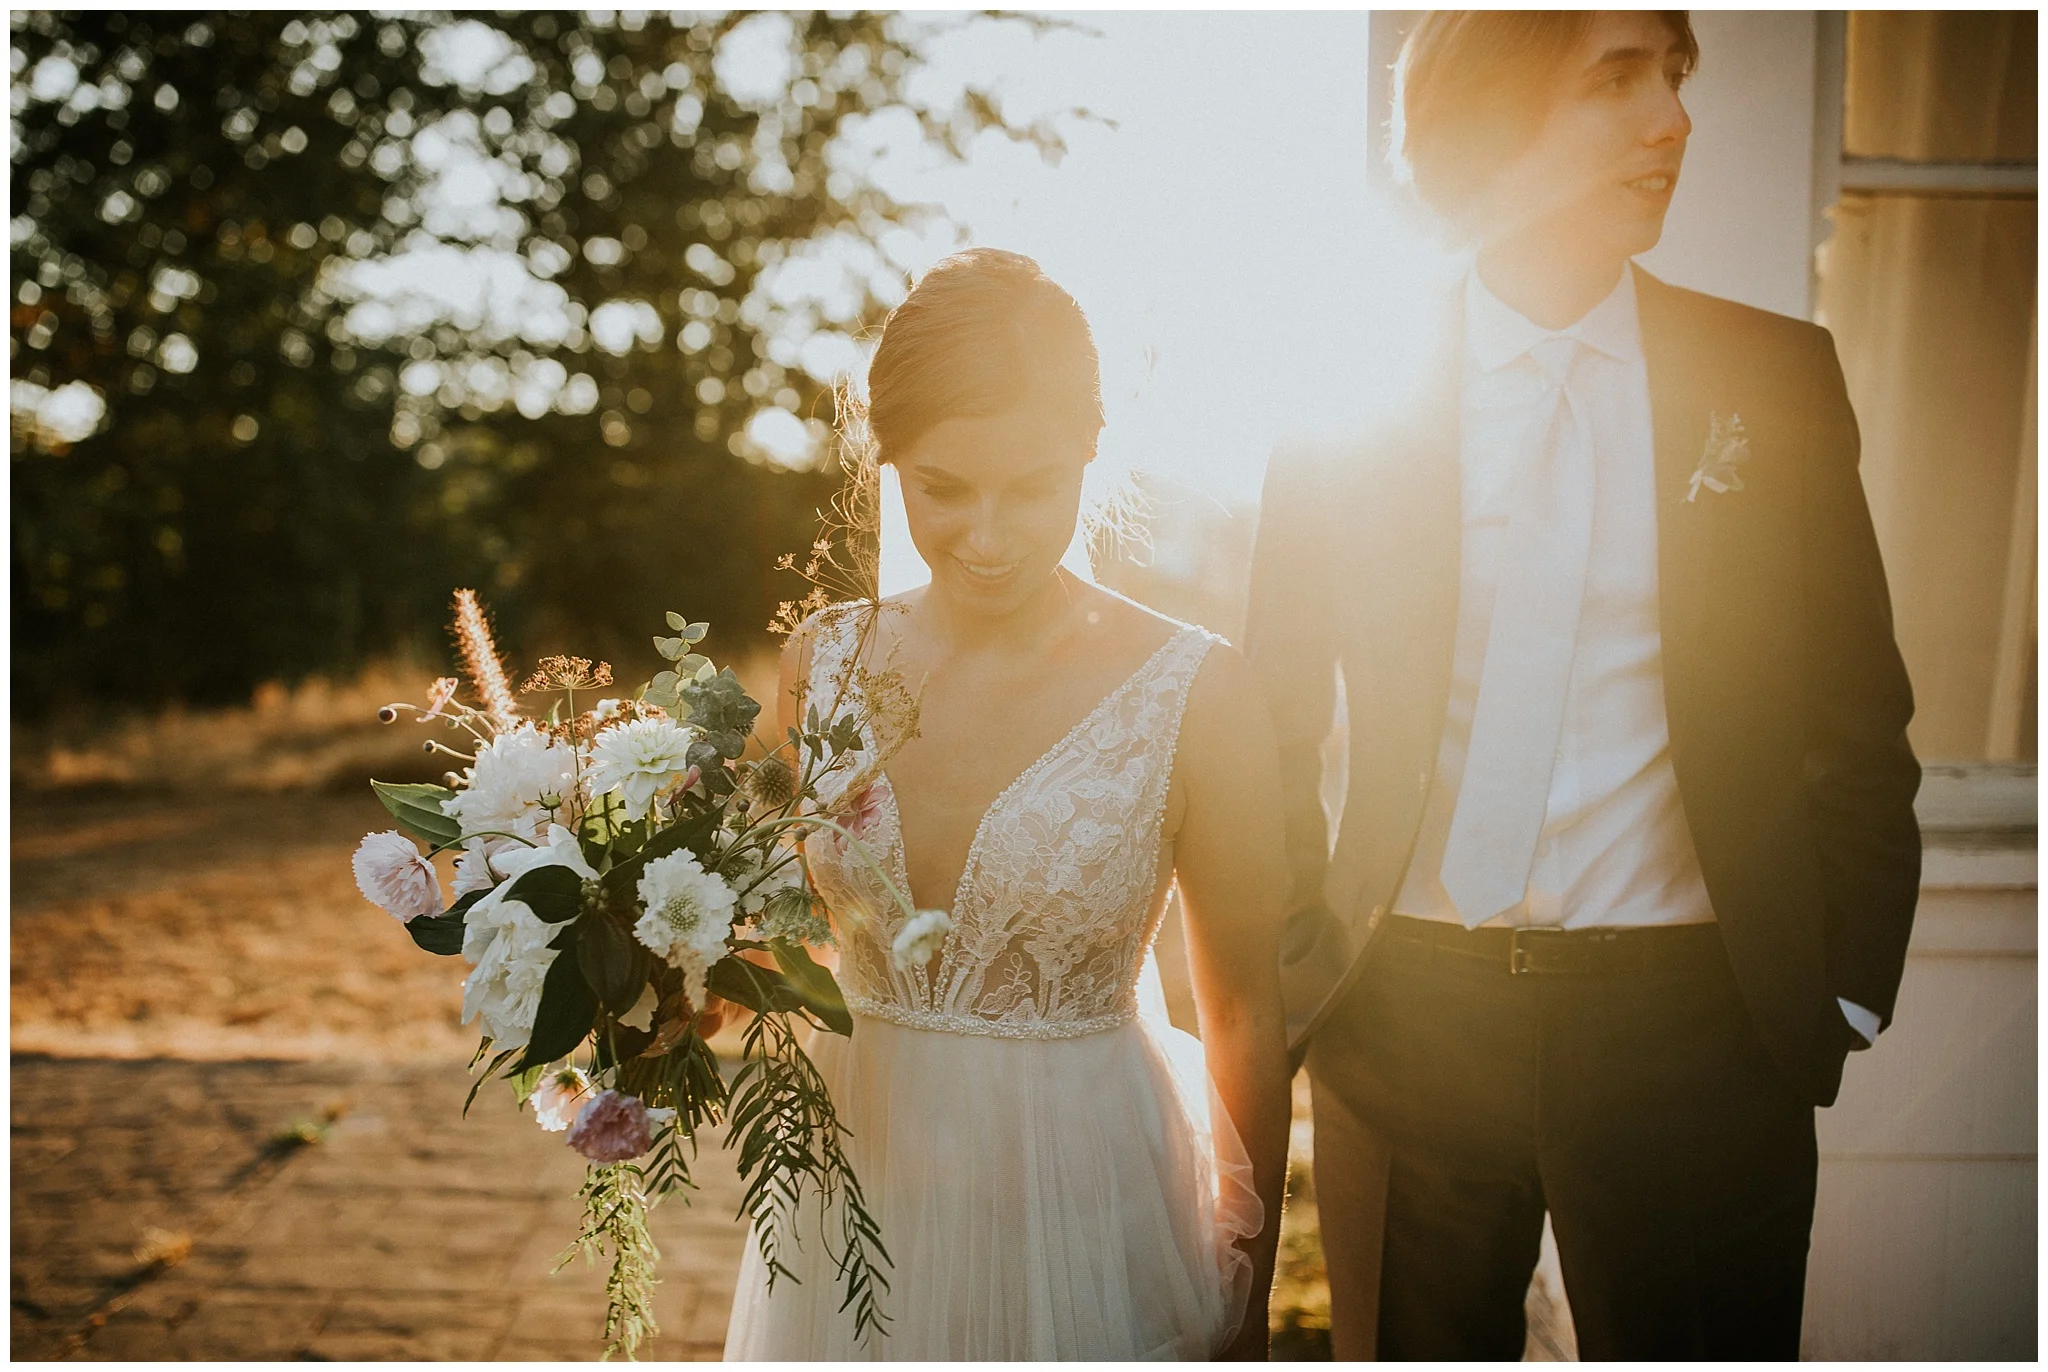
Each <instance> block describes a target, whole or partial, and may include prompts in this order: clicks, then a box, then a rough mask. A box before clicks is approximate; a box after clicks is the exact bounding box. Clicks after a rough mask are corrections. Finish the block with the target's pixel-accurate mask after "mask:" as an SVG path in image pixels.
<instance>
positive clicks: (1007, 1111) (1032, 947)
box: [725, 611, 1263, 1361]
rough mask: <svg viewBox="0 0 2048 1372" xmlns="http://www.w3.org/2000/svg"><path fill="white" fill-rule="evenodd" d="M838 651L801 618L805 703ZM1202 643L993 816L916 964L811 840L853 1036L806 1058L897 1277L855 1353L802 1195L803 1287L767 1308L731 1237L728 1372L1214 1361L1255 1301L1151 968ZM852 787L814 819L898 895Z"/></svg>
mask: <svg viewBox="0 0 2048 1372" xmlns="http://www.w3.org/2000/svg"><path fill="white" fill-rule="evenodd" d="M852 630H853V617H852V615H851V614H848V613H840V614H837V615H835V614H834V613H833V612H831V611H828V612H826V613H825V614H824V615H823V616H821V617H820V623H819V629H818V632H817V636H816V639H815V647H814V649H813V653H812V666H811V676H810V682H809V686H810V690H811V693H812V697H813V698H815V699H829V698H830V695H831V690H832V686H833V683H835V682H838V681H841V680H843V679H844V677H845V675H846V674H845V673H844V670H843V669H844V667H845V663H846V655H847V653H848V652H850V651H851V650H852V646H853V642H854V638H853V632H852ZM1214 641H1215V640H1214V639H1213V638H1212V637H1211V636H1210V635H1209V634H1207V633H1206V632H1204V631H1203V630H1201V629H1198V628H1193V627H1183V628H1181V629H1178V630H1177V631H1176V632H1175V633H1174V634H1173V635H1172V636H1171V637H1170V638H1169V639H1168V640H1167V641H1166V642H1165V643H1164V644H1162V645H1161V646H1160V647H1159V649H1158V650H1157V651H1156V652H1154V653H1153V654H1152V655H1151V656H1150V657H1149V658H1148V659H1147V660H1146V661H1145V663H1144V664H1143V665H1142V666H1140V667H1139V668H1138V669H1137V670H1136V671H1135V672H1133V673H1132V674H1131V675H1130V676H1129V677H1128V678H1126V679H1125V680H1124V681H1123V682H1122V683H1121V684H1120V685H1118V686H1117V687H1116V688H1115V689H1114V690H1113V691H1111V692H1110V693H1109V694H1108V695H1107V696H1105V697H1104V698H1103V699H1102V700H1101V701H1100V702H1099V703H1098V704H1097V705H1096V706H1095V707H1094V708H1093V709H1092V710H1090V711H1089V712H1088V713H1087V714H1086V715H1085V716H1083V717H1082V718H1081V719H1080V720H1078V721H1077V722H1076V723H1075V724H1074V726H1073V728H1072V729H1070V730H1069V731H1068V732H1067V733H1066V734H1065V735H1064V736H1063V737H1062V738H1061V739H1060V740H1059V741H1058V742H1057V743H1055V744H1054V745H1053V746H1052V747H1051V748H1049V749H1047V750H1046V752H1045V753H1043V754H1042V755H1040V756H1039V757H1038V759H1037V760H1035V761H1034V762H1032V763H1031V765H1030V766H1028V767H1026V768H1025V769H1024V770H1023V771H1022V772H1021V773H1019V774H1018V776H1017V777H1016V779H1015V780H1014V781H1012V782H1011V783H1010V784H1009V785H1008V786H1006V787H1005V788H1004V789H1003V791H1002V792H1001V793H1000V794H998V795H997V797H996V798H995V800H994V801H993V802H991V803H990V805H989V807H988V809H987V810H986V811H985V812H984V813H983V814H982V816H981V819H980V822H979V824H978V825H977V827H976V830H975V834H974V838H973V841H972V843H971V844H970V846H969V849H968V854H967V861H966V864H965V866H964V868H963V869H962V871H961V874H960V879H959V883H958V886H957V887H956V890H955V899H954V905H953V908H952V910H951V911H950V912H949V913H950V914H951V917H952V920H953V928H952V931H951V932H950V933H949V934H948V935H947V937H946V940H945V942H944V944H943V945H942V946H941V947H940V949H939V951H938V952H937V953H936V954H935V955H934V956H933V957H932V958H931V960H930V961H929V962H927V963H926V964H924V965H923V966H917V967H911V968H909V969H907V970H905V969H899V968H897V967H896V966H895V964H894V962H893V961H892V959H891V956H890V948H891V945H892V943H893V942H894V939H895V937H896V934H897V932H898V931H899V930H900V929H901V927H902V921H903V918H904V916H903V914H902V912H901V911H900V910H899V909H898V908H897V907H896V905H895V902H894V900H893V899H892V898H891V897H890V896H889V894H888V892H887V889H886V887H885V886H884V885H883V883H882V882H881V881H880V880H879V878H878V877H877V876H876V875H875V874H874V873H873V871H872V870H870V869H869V868H868V867H867V866H866V865H865V864H863V863H861V862H859V861H858V860H857V859H856V858H855V857H854V856H853V855H851V854H849V853H848V852H847V851H846V849H845V848H844V846H843V845H840V844H838V843H837V842H835V841H832V840H830V839H829V838H828V839H820V840H814V841H813V842H812V843H811V844H810V845H809V847H808V849H807V853H808V856H809V861H810V867H811V871H812V874H813V877H814V879H815V880H816V882H817V884H818V887H819V890H820V892H821V893H822V894H823V895H824V897H825V899H826V901H827V902H828V904H829V906H830V909H831V911H832V915H833V924H834V928H835V932H836V937H837V939H838V941H839V945H840V968H839V979H840V983H841V985H842V987H843V988H844V990H845V992H846V998H847V1004H848V1006H849V1008H850V1009H851V1010H852V1011H853V1013H854V1021H855V1027H854V1033H853V1036H852V1037H851V1038H850V1039H848V1038H839V1037H836V1036H829V1035H818V1036H816V1037H815V1038H814V1040H813V1041H812V1042H811V1043H810V1044H809V1049H810V1051H811V1052H812V1053H813V1055H814V1057H815V1059H816V1061H817V1063H818V1067H819V1069H820V1071H821V1072H822V1073H824V1076H825V1080H826V1082H827V1083H828V1085H829V1087H830V1089H831V1091H832V1096H833V1101H834V1104H835V1106H836V1107H837V1109H838V1111H839V1115H840V1118H841V1120H842V1122H843V1123H844V1124H845V1125H846V1127H847V1130H848V1132H849V1134H850V1136H851V1137H850V1139H849V1142H848V1152H849V1156H850V1159H851V1161H852V1163H853V1166H854V1169H855V1172H856V1174H857V1175H858V1176H859V1178H860V1182H861V1185H862V1188H863V1190H864V1192H865V1195H866V1198H867V1201H868V1204H869V1208H870V1209H871V1211H872V1212H873V1213H874V1215H875V1217H876V1219H877V1220H878V1221H879V1223H880V1226H881V1239H882V1244H883V1246H884V1247H885V1248H886V1249H887V1250H888V1253H889V1257H890V1259H891V1267H890V1270H889V1271H888V1273H887V1275H888V1279H889V1290H888V1292H887V1293H886V1294H885V1295H884V1296H883V1297H882V1299H881V1302H880V1304H881V1307H882V1311H883V1313H884V1315H885V1316H886V1318H887V1333H886V1334H885V1335H882V1336H870V1337H868V1338H867V1339H865V1340H860V1341H856V1339H855V1338H854V1332H853V1318H852V1314H851V1312H850V1311H842V1310H841V1309H840V1308H839V1306H840V1300H841V1297H842V1295H843V1293H842V1292H841V1291H840V1289H839V1280H838V1276H837V1269H836V1264H835V1260H834V1257H833V1254H832V1252H831V1248H832V1245H831V1244H830V1243H828V1242H827V1241H826V1240H827V1238H828V1237H833V1236H836V1233H837V1226H836V1224H835V1223H831V1222H828V1223H827V1224H826V1225H825V1226H824V1227H823V1229H822V1231H821V1229H820V1225H819V1219H820V1215H819V1212H818V1207H817V1205H816V1204H815V1202H814V1201H811V1200H808V1199H807V1200H806V1202H805V1204H804V1206H803V1207H802V1209H801V1210H800V1211H799V1213H798V1214H797V1215H796V1216H794V1217H793V1219H794V1222H795V1231H794V1232H795V1233H796V1235H798V1236H799V1237H800V1242H798V1243H788V1242H785V1243H784V1245H783V1248H782V1252H781V1254H780V1257H781V1261H782V1264H783V1265H784V1266H785V1267H786V1268H788V1269H789V1270H790V1272H791V1274H793V1275H794V1276H795V1277H796V1278H797V1280H796V1281H791V1280H790V1279H789V1277H787V1276H782V1277H778V1278H777V1279H776V1280H775V1282H774V1286H773V1290H772V1292H771V1291H770V1289H769V1282H768V1272H767V1269H766V1265H765V1264H764V1263H763V1262H762V1261H761V1259H760V1255H759V1253H758V1251H757V1250H756V1248H755V1247H754V1245H753V1243H752V1241H751V1237H750V1241H749V1245H748V1249H747V1255H746V1258H745V1259H744V1261H743V1265H742V1268H741V1272H740V1278H739V1283H738V1290H737V1292H736V1295H735V1298H734V1303H733V1310H732V1315H731V1319H730V1323H729V1325H728V1330H727V1336H726V1348H725V1355H726V1357H727V1358H729V1359H736V1358H746V1359H774V1360H783V1359H787V1360H806V1359H839V1360H845V1359H886V1360H933V1359H945V1360H971V1361H984V1360H998V1359H1000V1360H1006V1361H1007V1360H1024V1359H1031V1360H1036V1359H1045V1358H1057V1359H1073V1358H1089V1359H1117V1360H1131V1359H1147V1358H1206V1357H1208V1356H1210V1355H1211V1354H1212V1353H1213V1352H1214V1351H1215V1350H1216V1349H1217V1348H1218V1347H1219V1346H1220V1345H1221V1344H1222V1343H1223V1342H1225V1341H1226V1340H1227V1339H1228V1338H1229V1337H1230V1336H1231V1335H1233V1334H1234V1333H1235V1331H1236V1328H1237V1325H1238V1323H1239V1321H1240V1320H1241V1318H1242V1316H1243V1313H1244V1311H1245V1309H1246V1304H1247V1301H1248V1299H1249V1296H1250V1282H1251V1271H1250V1264H1249V1262H1248V1260H1247V1259H1246V1258H1245V1257H1244V1255H1243V1254H1242V1253H1241V1252H1240V1251H1239V1250H1238V1249H1237V1248H1236V1246H1235V1245H1236V1243H1237V1242H1238V1240H1239V1239H1240V1238H1241V1237H1243V1236H1245V1235H1248V1234H1252V1233H1256V1232H1258V1230H1259V1228H1260V1225H1261V1223H1262V1220H1263V1216H1262V1214H1261V1207H1260V1203H1259V1201H1258V1198H1257V1196H1256V1195H1255V1194H1254V1192H1253V1191H1252V1188H1251V1170H1250V1165H1249V1162H1248V1160H1247V1159H1246V1157H1245V1154H1244V1150H1243V1148H1242V1146H1241V1145H1240V1144H1239V1142H1238V1139H1237V1136H1236V1133H1235V1131H1234V1130H1233V1129H1232V1128H1231V1125H1230V1121H1229V1119H1228V1117H1227V1116H1226V1115H1225V1113H1224V1112H1223V1110H1222V1108H1221V1106H1220V1104H1218V1103H1217V1102H1216V1101H1215V1099H1214V1092H1213V1090H1212V1088H1211V1086H1210V1084H1209V1079H1208V1075H1207V1071H1206V1068H1205V1066H1204V1063H1203V1059H1202V1050H1201V1045H1200V1044H1199V1043H1198V1042H1197V1041H1196V1040H1195V1039H1194V1038H1192V1037H1191V1036H1190V1035H1188V1034H1185V1033H1183V1032H1181V1031H1179V1030H1177V1029H1174V1028H1173V1027H1172V1026H1171V1025H1170V1024H1169V1023H1168V1022H1167V1019H1166V1013H1165V1002H1164V997H1163V995H1162V994H1161V993H1160V991H1159V984H1158V973H1157V969H1156V968H1155V967H1154V966H1153V965H1152V961H1151V957H1150V952H1151V946H1152V941H1153V938H1154V936H1155V935H1156V934H1157V932H1158V928H1159V922H1160V919H1161V917H1162V915H1163V914H1164V911H1165V907H1166V897H1167V890H1168V886H1169V884H1170V875H1171V872H1170V868H1171V863H1170V853H1168V852H1167V851H1166V850H1165V848H1164V845H1163V841H1162V836H1161V824H1162V821H1163V819H1164V815H1165V810H1166V798H1167V792H1168V786H1169V783H1170V781H1171V779H1172V772H1173V758H1174V750H1175V745H1176V743H1177V742H1178V739H1179V733H1180V722H1181V715H1182V711H1183V709H1184V707H1185V705H1186V702H1187V694H1188V690H1189V687H1190V686H1191V685H1192V684H1193V681H1194V678H1195V676H1196V674H1197V672H1198V671H1199V670H1200V668H1201V664H1202V661H1203V659H1204V658H1205V657H1206V655H1207V653H1208V651H1209V648H1210V646H1211V644H1212V643H1213V642H1214ZM864 743H865V744H866V746H868V747H872V746H873V740H872V739H867V740H864ZM867 778H868V779H867V781H866V782H865V783H863V782H861V780H860V778H859V775H858V773H857V772H856V774H855V775H854V776H853V777H852V778H851V784H865V786H866V788H867V789H866V793H865V794H863V795H857V796H851V797H849V796H845V795H843V794H842V793H840V792H838V791H835V790H834V789H833V782H837V783H838V784H839V785H841V786H844V785H846V784H848V779H846V778H834V779H833V781H831V782H828V783H827V786H826V787H825V788H824V791H823V794H822V795H821V797H820V798H821V800H822V801H823V802H824V803H826V804H827V805H828V806H832V807H834V808H835V809H837V810H841V811H843V812H849V813H850V814H851V815H852V816H853V818H852V820H851V821H850V827H853V828H854V829H855V831H856V832H857V833H859V834H860V835H861V837H862V839H863V841H864V842H865V843H867V844H868V845H869V846H870V848H871V849H872V850H873V851H874V852H875V853H876V854H877V855H878V856H879V858H880V859H881V861H882V863H883V865H884V867H885V869H886V870H887V871H888V872H889V873H890V875H891V876H892V878H893V879H894V880H895V881H896V882H897V883H898V885H899V886H900V887H902V888H903V889H905V890H907V889H908V878H907V875H906V867H905V862H904V851H903V835H902V826H901V823H900V820H899V818H898V815H897V809H896V799H895V794H894V790H893V788H892V786H891V783H890V782H889V779H888V777H887V775H886V774H885V773H882V772H880V771H871V772H868V773H867Z"/></svg>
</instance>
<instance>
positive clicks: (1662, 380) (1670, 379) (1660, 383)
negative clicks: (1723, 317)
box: [1632, 267, 1709, 544]
mask: <svg viewBox="0 0 2048 1372" xmlns="http://www.w3.org/2000/svg"><path fill="white" fill-rule="evenodd" d="M1632 270H1633V271H1634V272H1635V274H1636V319H1637V322H1638V325H1639V327H1640V328H1641V330H1642V336H1643V362H1644V366H1645V368H1646V369H1647V371H1648V372H1649V377H1650V423H1651V428H1652V430H1653V431H1654V433H1655V443H1656V464H1657V534H1658V539H1659V542H1660V544H1661V542H1662V541H1664V540H1665V539H1666V538H1667V537H1668V536H1669V535H1671V534H1673V533H1674V532H1677V530H1675V529H1674V527H1673V526H1674V524H1675V523H1676V522H1677V521H1675V520H1674V519H1673V515H1674V514H1675V513H1676V512H1677V510H1678V508H1679V507H1680V506H1682V505H1683V504H1685V494H1686V488H1687V486H1688V485H1690V484H1691V481H1692V473H1693V468H1694V466H1695V465H1696V463H1697V460H1698V458H1699V455H1700V451H1701V447H1702V445H1703V444H1704V443H1705V441H1706V431H1707V417H1708V410H1709V406H1708V404H1707V395H1706V391H1705V388H1704V387H1703V385H1702V384H1701V383H1702V376H1703V373H1704V370H1705V369H1704V368H1703V367H1701V365H1700V363H1701V361H1702V359H1701V358H1700V357H1699V356H1698V348H1697V346H1696V345H1697V342H1698V340H1697V339H1690V338H1688V336H1687V330H1686V328H1685V325H1684V320H1683V319H1682V317H1681V314H1682V304H1681V301H1680V300H1679V298H1678V295H1677V293H1676V292H1674V291H1673V290H1672V289H1671V288H1670V287H1669V286H1666V285H1665V284H1664V283H1663V282H1662V281H1659V280H1658V279H1657V278H1656V277H1654V276H1652V275H1650V274H1649V273H1648V272H1646V271H1644V270H1643V269H1642V268H1641V267H1635V268H1633V269H1632ZM1689 344H1690V345H1692V346H1689Z"/></svg>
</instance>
